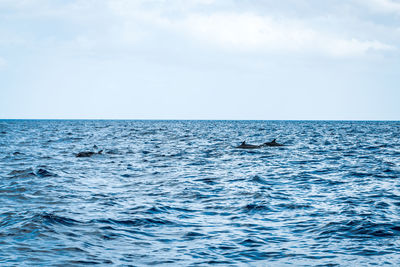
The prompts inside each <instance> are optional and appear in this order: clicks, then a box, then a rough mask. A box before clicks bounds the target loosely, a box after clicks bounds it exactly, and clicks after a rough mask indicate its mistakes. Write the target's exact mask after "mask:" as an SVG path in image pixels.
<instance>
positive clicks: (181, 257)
mask: <svg viewBox="0 0 400 267" xmlns="http://www.w3.org/2000/svg"><path fill="white" fill-rule="evenodd" d="M274 138H276V139H277V141H278V142H280V143H284V144H285V145H286V146H284V147H263V148H260V149H256V150H240V149H235V146H237V145H239V144H240V143H241V142H242V141H244V140H246V141H247V142H248V143H253V144H261V143H264V142H267V141H271V140H272V139H274ZM94 145H96V146H97V147H98V149H99V150H103V153H102V154H95V155H93V156H92V157H84V158H79V157H76V156H75V155H76V154H77V153H78V152H82V151H93V150H94V148H93V146H94ZM399 178H400V123H399V122H323V121H319V122H310V121H12V120H3V121H0V204H1V205H0V265H2V266H19V265H25V266H31V265H65V266H76V265H78V266H79V265H85V264H99V265H104V266H107V265H110V264H114V265H124V266H127V265H134V266H137V265H157V264H160V265H169V266H196V265H200V266H204V265H208V264H210V265H211V264H218V263H219V264H221V265H224V266H226V265H228V266H236V265H240V266H242V265H251V266H263V265H273V266H285V265H297V266H305V265H307V266H310V265H329V266H335V265H341V266H362V265H372V264H378V265H391V264H392V265H400V256H399V255H400V238H399V237H400V182H399Z"/></svg>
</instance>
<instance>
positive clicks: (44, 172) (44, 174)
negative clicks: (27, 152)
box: [36, 169, 55, 177]
mask: <svg viewBox="0 0 400 267" xmlns="http://www.w3.org/2000/svg"><path fill="white" fill-rule="evenodd" d="M36 175H37V176H39V177H49V176H55V175H54V174H53V173H51V172H49V171H48V170H46V169H39V170H38V171H37V172H36Z"/></svg>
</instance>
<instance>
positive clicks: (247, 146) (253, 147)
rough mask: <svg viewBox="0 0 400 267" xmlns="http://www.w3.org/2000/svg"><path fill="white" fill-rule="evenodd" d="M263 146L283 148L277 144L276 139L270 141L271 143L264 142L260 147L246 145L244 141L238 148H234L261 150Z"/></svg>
mask: <svg viewBox="0 0 400 267" xmlns="http://www.w3.org/2000/svg"><path fill="white" fill-rule="evenodd" d="M265 146H284V145H283V144H280V143H277V142H276V139H274V140H272V141H271V142H266V143H263V144H261V145H251V144H246V141H243V142H242V143H241V144H240V145H239V146H237V147H236V148H241V149H256V148H261V147H265Z"/></svg>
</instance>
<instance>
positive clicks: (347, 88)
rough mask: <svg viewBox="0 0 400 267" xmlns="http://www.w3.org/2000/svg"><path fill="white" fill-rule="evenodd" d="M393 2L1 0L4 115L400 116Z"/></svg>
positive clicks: (0, 100) (399, 21)
mask: <svg viewBox="0 0 400 267" xmlns="http://www.w3.org/2000/svg"><path fill="white" fill-rule="evenodd" d="M399 86H400V0H346V1H343V0H324V1H321V0H282V1H276V0H257V1H254V0H240V1H239V0H0V119H238V120H241V119H246V120H399V119H400V104H399V103H400V87H399Z"/></svg>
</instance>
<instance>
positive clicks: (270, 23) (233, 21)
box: [175, 14, 395, 56]
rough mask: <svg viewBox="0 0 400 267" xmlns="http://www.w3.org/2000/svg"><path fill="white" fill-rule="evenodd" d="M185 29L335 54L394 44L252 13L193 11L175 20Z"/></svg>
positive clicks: (237, 43) (226, 42)
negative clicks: (183, 18)
mask: <svg viewBox="0 0 400 267" xmlns="http://www.w3.org/2000/svg"><path fill="white" fill-rule="evenodd" d="M175 25H176V26H177V27H181V28H184V29H185V30H186V33H187V34H189V35H192V36H193V37H195V38H197V39H199V40H202V41H204V42H208V43H214V44H217V45H220V46H222V47H224V48H228V49H239V50H247V51H283V52H317V53H327V54H329V55H332V56H351V55H362V54H365V53H367V52H369V51H373V50H374V51H385V50H392V49H395V47H393V46H391V45H388V44H385V43H382V42H380V41H377V40H358V39H356V38H351V39H345V38H342V37H340V36H335V35H333V34H330V33H329V32H322V31H319V30H316V29H313V28H312V27H311V26H308V25H307V24H306V23H305V22H303V21H300V20H290V19H286V20H278V19H274V18H272V17H267V16H257V15H253V14H213V15H210V16H204V15H194V16H190V17H188V18H186V19H185V20H183V21H178V22H175Z"/></svg>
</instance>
